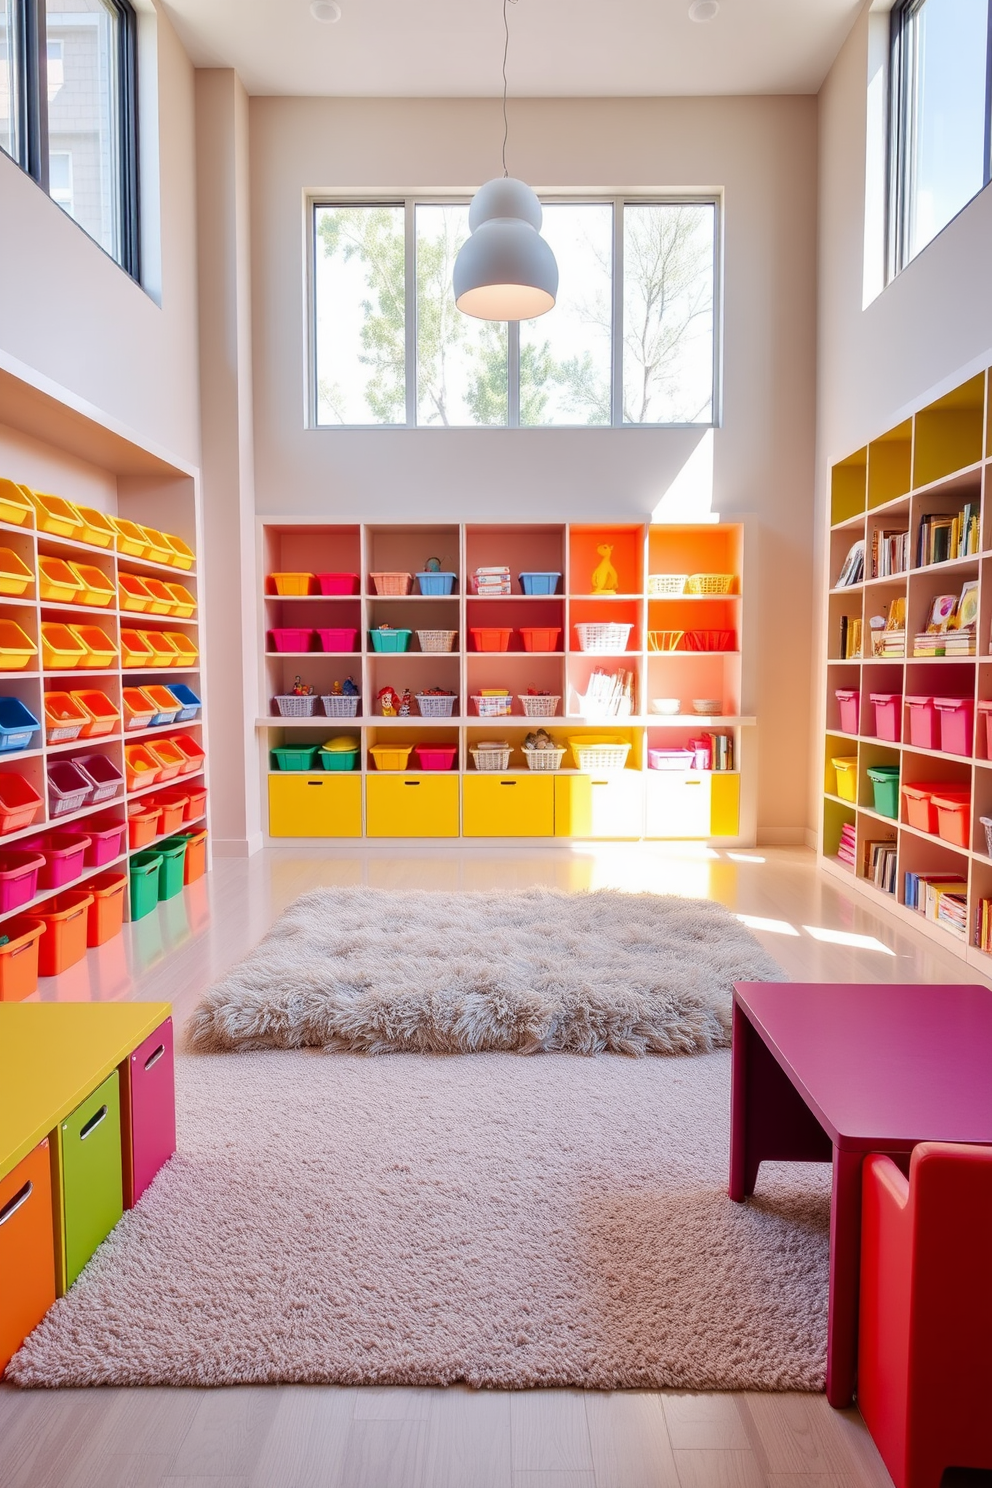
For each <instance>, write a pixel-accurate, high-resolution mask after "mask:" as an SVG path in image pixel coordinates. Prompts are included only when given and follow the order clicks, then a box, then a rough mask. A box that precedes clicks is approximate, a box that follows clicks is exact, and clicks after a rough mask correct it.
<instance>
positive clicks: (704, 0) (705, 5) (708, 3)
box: [689, 0, 720, 21]
mask: <svg viewBox="0 0 992 1488" xmlns="http://www.w3.org/2000/svg"><path fill="white" fill-rule="evenodd" d="M719 9H720V5H719V0H693V3H692V4H691V5H690V6H689V19H690V21H712V20H713V18H714V17H715V16H716V14H717V11H718V10H719Z"/></svg>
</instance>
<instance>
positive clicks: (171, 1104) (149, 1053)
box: [121, 1018, 176, 1209]
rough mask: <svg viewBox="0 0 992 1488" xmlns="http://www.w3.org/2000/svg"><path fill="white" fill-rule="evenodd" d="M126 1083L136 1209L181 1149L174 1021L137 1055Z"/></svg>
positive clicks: (125, 1126) (128, 1161) (129, 1170)
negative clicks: (156, 1176)
mask: <svg viewBox="0 0 992 1488" xmlns="http://www.w3.org/2000/svg"><path fill="white" fill-rule="evenodd" d="M125 1068H126V1070H127V1076H126V1079H124V1080H123V1081H122V1084H121V1105H122V1110H121V1137H122V1139H123V1141H122V1147H123V1156H124V1207H125V1209H131V1208H133V1206H134V1205H135V1203H136V1202H137V1201H138V1199H139V1198H140V1197H141V1195H142V1194H143V1193H144V1191H145V1189H146V1188H147V1187H148V1185H149V1183H151V1181H152V1179H153V1178H154V1177H155V1174H156V1173H157V1172H158V1170H159V1168H160V1167H161V1166H162V1165H163V1163H166V1162H168V1160H169V1158H170V1157H171V1156H172V1154H173V1153H174V1152H175V1150H176V1086H175V1074H174V1061H173V1035H172V1019H171V1018H166V1020H165V1022H164V1023H160V1024H159V1026H158V1028H156V1030H155V1032H154V1033H151V1034H149V1035H148V1037H147V1038H146V1039H145V1041H144V1043H142V1044H139V1045H138V1047H137V1048H136V1049H135V1050H134V1052H133V1053H132V1054H131V1056H130V1058H129V1059H128V1061H127V1064H126V1066H125Z"/></svg>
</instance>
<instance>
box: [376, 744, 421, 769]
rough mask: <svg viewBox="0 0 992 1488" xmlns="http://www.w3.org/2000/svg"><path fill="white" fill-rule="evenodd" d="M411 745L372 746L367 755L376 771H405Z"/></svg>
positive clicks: (408, 761)
mask: <svg viewBox="0 0 992 1488" xmlns="http://www.w3.org/2000/svg"><path fill="white" fill-rule="evenodd" d="M412 748H413V745H412V744H373V745H372V747H371V748H370V749H369V754H371V756H372V758H373V759H374V760H375V767H376V769H377V770H405V769H406V767H407V765H408V764H409V763H410V751H411V749H412Z"/></svg>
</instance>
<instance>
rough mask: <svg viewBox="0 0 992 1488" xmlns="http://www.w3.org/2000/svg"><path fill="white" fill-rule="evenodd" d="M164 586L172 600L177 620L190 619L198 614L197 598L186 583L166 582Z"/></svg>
mask: <svg viewBox="0 0 992 1488" xmlns="http://www.w3.org/2000/svg"><path fill="white" fill-rule="evenodd" d="M162 587H163V588H164V589H165V591H166V593H167V594H168V595H169V598H170V599H171V601H172V614H173V615H174V616H175V617H176V619H177V620H190V619H192V617H193V616H194V615H195V614H196V600H195V599H194V597H193V595H192V594H190V592H189V590H188V589H187V588H186V585H185V584H173V583H164V584H163V585H162Z"/></svg>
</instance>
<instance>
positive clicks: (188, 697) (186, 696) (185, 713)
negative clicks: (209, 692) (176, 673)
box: [169, 682, 203, 723]
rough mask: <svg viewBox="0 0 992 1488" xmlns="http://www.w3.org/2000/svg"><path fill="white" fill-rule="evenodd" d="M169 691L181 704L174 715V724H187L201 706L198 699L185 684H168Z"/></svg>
mask: <svg viewBox="0 0 992 1488" xmlns="http://www.w3.org/2000/svg"><path fill="white" fill-rule="evenodd" d="M169 691H170V692H171V693H172V696H173V697H174V698H178V699H179V701H180V702H181V703H182V707H181V708H180V710H179V712H178V713H177V714H176V723H189V721H190V719H191V718H195V717H196V715H197V713H199V711H200V708H201V707H202V706H203V705H202V703H201V701H200V699H199V698H198V697H197V695H196V693H195V692H194V691H193V689H192V687H187V686H186V683H185V682H172V683H170V684H169Z"/></svg>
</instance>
